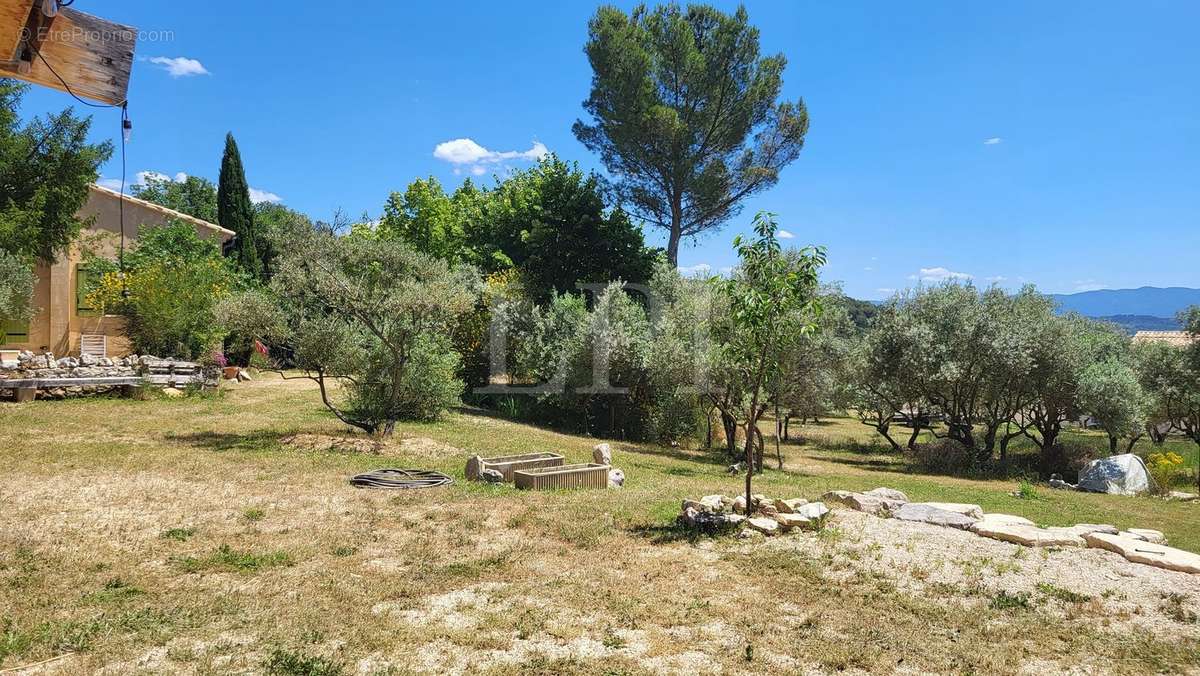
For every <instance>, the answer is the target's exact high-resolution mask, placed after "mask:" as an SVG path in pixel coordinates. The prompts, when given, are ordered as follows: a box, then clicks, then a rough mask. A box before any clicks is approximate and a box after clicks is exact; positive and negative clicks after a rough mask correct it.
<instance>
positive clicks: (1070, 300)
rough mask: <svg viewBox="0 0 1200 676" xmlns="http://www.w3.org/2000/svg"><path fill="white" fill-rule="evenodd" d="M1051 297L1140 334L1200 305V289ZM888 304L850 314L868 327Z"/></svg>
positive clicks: (1063, 308)
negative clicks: (879, 310) (876, 314)
mask: <svg viewBox="0 0 1200 676" xmlns="http://www.w3.org/2000/svg"><path fill="white" fill-rule="evenodd" d="M1050 297H1051V298H1053V299H1054V300H1055V302H1057V303H1058V306H1059V312H1062V313H1067V312H1078V313H1079V314H1081V315H1083V316H1085V317H1091V318H1092V319H1099V320H1101V321H1106V322H1112V323H1113V324H1117V325H1119V326H1121V327H1122V328H1124V329H1125V330H1126V331H1127V332H1129V333H1130V334H1133V333H1136V332H1138V331H1178V330H1180V329H1181V328H1183V327H1181V326H1180V325H1179V320H1178V319H1177V315H1178V314H1179V313H1180V312H1181V311H1183V310H1186V309H1188V308H1189V307H1191V306H1193V305H1200V289H1188V288H1185V287H1182V286H1173V287H1169V288H1166V289H1160V288H1158V287H1154V286H1143V287H1142V288H1140V289H1101V290H1099V291H1083V292H1081V293H1056V294H1050ZM885 302H886V301H881V300H873V301H861V300H855V301H851V307H850V315H851V318H852V319H853V320H854V323H855V324H857V325H859V326H860V327H865V326H866V325H867V323H868V322H869V321H870V320H871V318H872V317H874V316H875V313H876V309H877V308H878V307H879V306H880V305H881V304H883V303H885Z"/></svg>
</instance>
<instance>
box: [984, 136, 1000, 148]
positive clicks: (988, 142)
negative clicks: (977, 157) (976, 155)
mask: <svg viewBox="0 0 1200 676" xmlns="http://www.w3.org/2000/svg"><path fill="white" fill-rule="evenodd" d="M1003 142H1004V139H1002V138H1000V137H999V136H993V137H991V138H985V139H984V140H983V145H985V146H998V145H1000V144H1001V143H1003Z"/></svg>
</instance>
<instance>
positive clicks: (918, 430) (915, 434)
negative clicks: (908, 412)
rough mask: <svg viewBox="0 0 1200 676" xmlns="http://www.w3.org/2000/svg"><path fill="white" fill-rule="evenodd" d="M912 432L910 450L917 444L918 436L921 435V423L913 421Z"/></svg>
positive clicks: (909, 440) (909, 439) (909, 441)
mask: <svg viewBox="0 0 1200 676" xmlns="http://www.w3.org/2000/svg"><path fill="white" fill-rule="evenodd" d="M912 430H913V431H912V434H910V435H908V450H910V451H911V450H912V449H914V448H916V446H917V438H918V437H920V436H921V423H920V422H917V421H913V428H912Z"/></svg>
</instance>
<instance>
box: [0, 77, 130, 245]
mask: <svg viewBox="0 0 1200 676" xmlns="http://www.w3.org/2000/svg"><path fill="white" fill-rule="evenodd" d="M24 91H25V86H24V85H20V84H16V83H14V82H13V81H12V80H5V79H0V249H3V250H4V251H7V252H9V253H10V254H14V255H16V256H18V257H20V258H22V259H24V260H25V261H26V262H27V263H32V261H33V260H34V259H37V260H41V261H44V262H47V263H49V262H52V261H54V260H55V259H56V258H57V257H58V256H59V255H61V254H63V253H65V252H66V251H67V249H68V247H70V245H71V243H72V242H73V241H75V238H76V237H77V236H78V234H79V231H80V229H82V228H83V226H84V225H85V223H84V222H83V221H80V220H79V219H78V218H77V217H76V213H77V212H78V211H79V209H80V208H81V207H82V206H83V205H84V204H85V203H86V202H87V198H88V185H90V184H91V183H92V182H94V181H95V180H96V176H97V170H98V168H99V167H100V165H101V164H103V163H104V162H106V161H107V160H108V158H109V157H110V156H111V155H112V144H111V143H107V142H106V143H99V144H92V143H88V132H89V130H90V128H91V119H90V118H79V117H76V115H75V113H74V111H73V110H71V109H70V108H68V109H67V110H64V111H63V112H61V113H58V114H57V115H47V116H45V117H39V118H36V119H34V120H33V121H31V122H30V123H28V124H27V125H24V126H22V125H21V124H20V119H19V118H18V116H17V107H18V105H19V104H20V101H21V96H22V94H23V93H24Z"/></svg>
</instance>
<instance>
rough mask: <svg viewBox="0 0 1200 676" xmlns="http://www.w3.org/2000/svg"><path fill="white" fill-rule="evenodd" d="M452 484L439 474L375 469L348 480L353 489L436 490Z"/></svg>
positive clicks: (411, 470)
mask: <svg viewBox="0 0 1200 676" xmlns="http://www.w3.org/2000/svg"><path fill="white" fill-rule="evenodd" d="M452 483H454V479H451V478H450V477H448V476H446V475H445V474H442V473H441V472H432V471H429V470H423V469H377V470H374V471H371V472H364V473H362V474H357V475H355V476H354V477H353V478H351V479H350V485H351V486H354V487H355V488H398V489H407V488H437V487H438V486H449V485H450V484H452Z"/></svg>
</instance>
